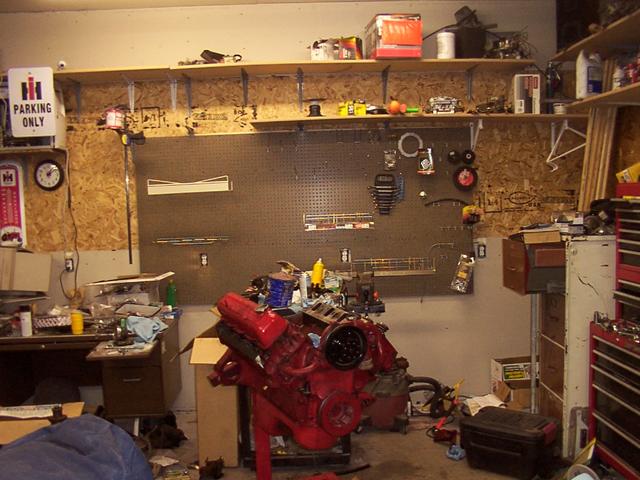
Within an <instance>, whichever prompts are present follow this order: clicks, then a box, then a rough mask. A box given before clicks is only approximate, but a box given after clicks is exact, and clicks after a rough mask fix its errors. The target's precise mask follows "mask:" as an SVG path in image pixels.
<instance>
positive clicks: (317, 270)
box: [311, 258, 324, 287]
mask: <svg viewBox="0 0 640 480" xmlns="http://www.w3.org/2000/svg"><path fill="white" fill-rule="evenodd" d="M323 277H324V263H322V258H319V259H318V260H317V261H316V263H314V264H313V268H312V269H311V286H312V287H319V286H320V285H322V278H323Z"/></svg>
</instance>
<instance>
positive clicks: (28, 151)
mask: <svg viewBox="0 0 640 480" xmlns="http://www.w3.org/2000/svg"><path fill="white" fill-rule="evenodd" d="M65 152H66V149H65V148H54V147H0V157H2V156H8V155H51V154H63V153H65Z"/></svg>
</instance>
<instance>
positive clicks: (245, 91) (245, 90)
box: [240, 68, 249, 106]
mask: <svg viewBox="0 0 640 480" xmlns="http://www.w3.org/2000/svg"><path fill="white" fill-rule="evenodd" d="M240 77H241V79H242V104H243V105H244V106H247V105H249V74H248V73H247V71H246V70H245V69H244V68H241V69H240Z"/></svg>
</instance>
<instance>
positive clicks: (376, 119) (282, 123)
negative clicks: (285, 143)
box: [251, 113, 587, 130]
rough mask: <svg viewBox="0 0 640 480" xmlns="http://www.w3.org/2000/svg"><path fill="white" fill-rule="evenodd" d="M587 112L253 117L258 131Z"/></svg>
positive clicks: (578, 117)
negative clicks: (272, 118)
mask: <svg viewBox="0 0 640 480" xmlns="http://www.w3.org/2000/svg"><path fill="white" fill-rule="evenodd" d="M586 119H587V115H583V114H566V115H548V114H540V115H534V114H517V115H516V114H513V113H496V114H485V115H473V114H468V113H457V114H452V115H366V116H358V117H357V116H347V117H345V116H324V117H301V118H289V119H274V120H253V121H252V122H251V125H253V127H254V128H255V129H256V130H271V129H286V130H290V129H295V128H298V127H315V126H330V125H335V126H341V125H361V124H365V125H375V124H385V123H394V124H405V123H411V124H416V123H423V124H429V125H445V126H450V125H460V126H466V125H468V123H469V122H474V121H478V120H482V121H483V122H484V121H487V122H496V123H498V122H526V123H536V122H542V123H553V122H560V121H563V120H575V121H585V120H586Z"/></svg>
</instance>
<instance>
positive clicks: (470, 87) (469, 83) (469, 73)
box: [465, 66, 476, 102]
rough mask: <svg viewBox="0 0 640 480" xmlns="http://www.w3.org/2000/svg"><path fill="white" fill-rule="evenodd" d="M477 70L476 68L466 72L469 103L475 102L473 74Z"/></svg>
mask: <svg viewBox="0 0 640 480" xmlns="http://www.w3.org/2000/svg"><path fill="white" fill-rule="evenodd" d="M475 69H476V67H475V66H473V67H471V68H469V69H467V71H466V72H465V78H466V81H467V101H469V102H470V101H471V100H473V72H474V70H475Z"/></svg>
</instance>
